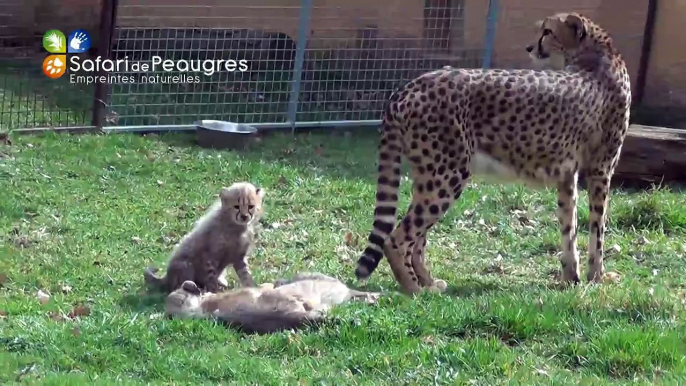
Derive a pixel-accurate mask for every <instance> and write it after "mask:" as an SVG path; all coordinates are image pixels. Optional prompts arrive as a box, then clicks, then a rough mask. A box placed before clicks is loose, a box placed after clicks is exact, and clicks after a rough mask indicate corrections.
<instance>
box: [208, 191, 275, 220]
mask: <svg viewBox="0 0 686 386" xmlns="http://www.w3.org/2000/svg"><path fill="white" fill-rule="evenodd" d="M264 194H265V192H264V189H263V188H256V187H255V186H254V185H253V184H251V183H248V182H237V183H235V184H233V185H231V186H230V187H228V188H222V189H221V191H220V192H219V198H220V199H221V204H222V209H223V210H225V211H227V213H228V214H229V216H230V217H231V219H233V221H235V223H236V224H239V225H247V224H248V223H251V222H253V221H254V220H258V219H259V217H260V216H261V215H262V200H263V199H264Z"/></svg>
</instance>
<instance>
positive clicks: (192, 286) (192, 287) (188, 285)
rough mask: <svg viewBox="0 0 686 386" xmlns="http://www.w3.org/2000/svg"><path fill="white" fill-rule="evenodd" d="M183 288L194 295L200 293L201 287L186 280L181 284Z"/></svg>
mask: <svg viewBox="0 0 686 386" xmlns="http://www.w3.org/2000/svg"><path fill="white" fill-rule="evenodd" d="M181 288H182V289H183V290H184V291H186V292H188V293H191V294H193V295H200V288H198V286H197V285H196V284H195V283H194V282H192V281H190V280H186V281H184V282H183V284H181Z"/></svg>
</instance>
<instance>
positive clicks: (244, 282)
mask: <svg viewBox="0 0 686 386" xmlns="http://www.w3.org/2000/svg"><path fill="white" fill-rule="evenodd" d="M233 269H234V270H235V271H236V275H237V276H238V281H239V282H240V283H241V286H243V287H256V286H257V285H256V284H255V280H253V278H252V273H250V268H249V267H248V263H247V262H246V260H245V258H243V259H241V260H239V261H238V262H236V263H234V265H233Z"/></svg>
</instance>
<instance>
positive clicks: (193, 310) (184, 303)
mask: <svg viewBox="0 0 686 386" xmlns="http://www.w3.org/2000/svg"><path fill="white" fill-rule="evenodd" d="M211 295H212V293H210V292H207V293H202V291H200V289H199V288H198V286H197V285H196V284H195V283H194V282H192V281H190V280H186V281H185V282H183V284H182V285H181V287H179V288H177V289H176V290H175V291H174V292H172V293H170V294H169V295H168V296H167V299H166V301H165V312H166V313H167V315H168V316H170V317H176V318H201V317H203V316H204V311H203V309H202V301H203V299H204V298H205V297H207V296H211Z"/></svg>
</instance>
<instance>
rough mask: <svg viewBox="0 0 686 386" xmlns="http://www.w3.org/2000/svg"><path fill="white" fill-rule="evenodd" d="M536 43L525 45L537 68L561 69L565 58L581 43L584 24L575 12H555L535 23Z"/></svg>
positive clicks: (584, 32) (584, 35)
mask: <svg viewBox="0 0 686 386" xmlns="http://www.w3.org/2000/svg"><path fill="white" fill-rule="evenodd" d="M536 29H537V39H536V43H534V44H531V45H529V46H527V47H526V51H527V52H528V53H529V57H530V58H531V60H532V61H533V64H534V66H535V67H537V68H538V69H551V70H562V69H564V67H565V63H566V58H567V57H568V56H569V54H571V53H573V52H574V51H575V50H576V49H577V48H579V46H580V45H581V44H582V43H583V40H584V39H585V38H586V26H585V23H584V21H583V19H582V18H581V17H580V16H578V15H575V14H557V15H554V16H550V17H548V18H546V19H544V20H543V21H539V22H538V23H536Z"/></svg>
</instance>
